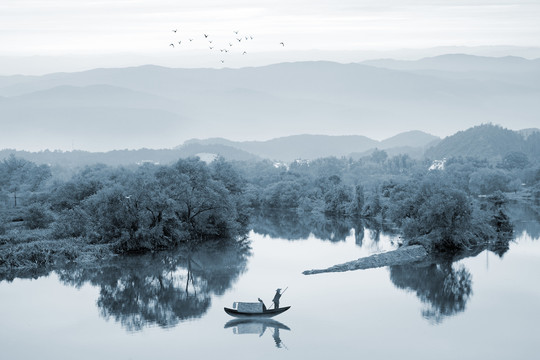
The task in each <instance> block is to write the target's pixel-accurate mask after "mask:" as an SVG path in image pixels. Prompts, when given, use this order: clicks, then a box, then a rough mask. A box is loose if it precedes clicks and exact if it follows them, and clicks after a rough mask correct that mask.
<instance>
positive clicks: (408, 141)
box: [180, 131, 440, 162]
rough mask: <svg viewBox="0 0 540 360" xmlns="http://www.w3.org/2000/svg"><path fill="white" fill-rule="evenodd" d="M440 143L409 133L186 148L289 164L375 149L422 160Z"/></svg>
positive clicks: (297, 137) (308, 137) (195, 141)
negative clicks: (223, 149) (230, 150)
mask: <svg viewBox="0 0 540 360" xmlns="http://www.w3.org/2000/svg"><path fill="white" fill-rule="evenodd" d="M439 140H440V139H439V138H438V137H436V136H433V135H430V134H427V133H424V132H422V131H409V132H405V133H401V134H398V135H395V136H393V137H391V138H389V139H386V140H383V141H377V140H373V139H370V138H368V137H365V136H359V135H347V136H328V135H294V136H286V137H281V138H276V139H272V140H268V141H241V142H240V141H239V142H236V141H231V140H227V139H223V138H214V139H205V140H198V139H191V140H188V141H186V142H185V143H184V145H183V146H187V145H193V144H200V145H214V144H216V145H217V144H219V145H224V146H229V147H234V148H238V149H241V150H244V151H246V152H249V153H252V154H255V155H257V156H259V157H262V158H267V159H272V160H280V161H287V162H290V161H293V160H295V159H306V160H312V159H316V158H321V157H329V156H336V157H341V156H349V155H350V154H352V153H363V152H369V150H373V149H375V148H379V149H389V150H390V151H389V152H390V153H395V154H397V153H408V154H411V155H413V156H414V157H420V156H421V155H423V151H424V149H425V147H426V146H428V145H432V144H433V143H434V142H436V141H439ZM180 148H182V147H180ZM394 149H395V150H394Z"/></svg>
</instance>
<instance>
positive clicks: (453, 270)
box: [390, 263, 472, 324]
mask: <svg viewBox="0 0 540 360" xmlns="http://www.w3.org/2000/svg"><path fill="white" fill-rule="evenodd" d="M390 280H392V283H393V284H394V285H395V286H396V287H398V288H400V289H406V290H410V291H413V292H415V293H416V296H417V297H418V298H419V299H420V301H422V303H424V304H425V308H424V309H423V310H422V316H423V317H424V318H426V319H428V320H429V321H430V322H432V323H435V324H438V323H441V322H442V321H443V319H444V318H445V317H448V316H452V315H455V314H457V313H460V312H462V311H464V310H465V306H466V304H467V301H468V300H469V298H470V296H471V295H472V276H471V273H470V272H469V271H468V270H467V269H466V268H465V267H464V266H463V265H460V266H454V265H452V263H441V264H429V265H400V266H391V267H390Z"/></svg>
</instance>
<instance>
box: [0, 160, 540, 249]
mask: <svg viewBox="0 0 540 360" xmlns="http://www.w3.org/2000/svg"><path fill="white" fill-rule="evenodd" d="M526 160H527V159H524V158H523V156H520V155H519V154H508V156H506V157H505V158H503V159H502V160H501V161H500V162H498V163H493V162H489V161H487V160H481V159H477V158H462V157H459V158H451V159H448V160H446V161H445V163H444V167H443V168H440V169H432V170H429V169H430V165H431V161H429V160H415V159H412V158H410V157H409V156H407V155H398V156H393V157H389V156H388V155H387V154H386V152H384V151H382V150H377V151H375V152H374V153H372V154H371V155H368V156H365V157H363V158H359V159H356V160H354V159H351V158H324V159H317V160H314V161H309V162H308V161H296V162H293V163H292V164H290V165H282V164H281V165H280V164H275V163H273V162H271V161H243V162H239V161H236V162H227V161H225V160H224V159H222V158H218V159H217V160H215V161H213V162H211V163H209V164H207V163H205V162H203V161H201V160H200V159H198V158H188V159H180V160H178V161H177V162H175V163H173V164H171V165H155V164H144V165H141V166H135V167H132V168H128V167H111V166H106V165H99V164H97V165H93V166H86V167H84V168H82V169H80V170H78V171H76V172H75V173H74V174H73V175H71V176H68V177H66V173H65V172H62V171H58V169H56V168H51V167H49V166H47V165H36V164H34V163H32V162H30V161H27V160H23V159H19V158H16V157H15V156H9V157H7V158H6V159H4V160H3V161H1V162H0V218H1V220H2V222H1V223H0V246H1V245H2V243H3V244H6V243H12V244H14V243H17V242H30V240H31V239H30V238H27V240H24V241H21V240H20V238H21V237H24V235H21V234H22V233H21V232H20V229H29V230H34V229H37V230H39V229H42V230H43V231H44V232H43V233H41V235H37V237H38V238H39V237H40V236H41V237H46V238H47V239H48V240H51V239H84V243H86V244H101V245H104V244H106V245H109V246H110V247H111V249H113V250H114V251H115V252H118V253H122V252H132V251H148V250H156V249H167V248H173V247H175V246H177V245H178V244H182V243H190V244H194V245H197V244H200V243H203V242H207V241H210V240H219V241H236V240H238V239H240V238H243V237H245V235H246V234H247V232H248V230H249V229H250V226H251V225H250V219H251V218H252V217H253V214H255V213H257V214H261V211H263V212H264V211H266V212H269V211H275V212H280V211H282V212H288V213H294V214H295V216H298V217H301V218H309V219H311V220H310V221H306V222H305V223H306V224H308V223H311V224H314V223H324V221H325V219H328V218H339V219H351V220H352V221H351V223H355V222H356V220H357V219H365V220H366V221H368V222H371V223H374V222H375V223H380V224H385V226H386V227H387V228H388V227H394V228H395V229H397V230H396V231H398V232H400V233H401V234H402V235H403V237H404V238H405V239H406V241H407V242H419V243H422V244H423V245H425V246H427V247H432V248H434V249H439V250H448V249H464V248H470V247H472V246H475V245H476V244H478V243H480V242H482V241H501V243H503V242H504V241H503V240H504V239H506V238H507V237H508V233H510V232H511V225H510V224H509V219H508V216H507V215H506V214H505V210H504V203H505V201H506V200H505V195H504V193H509V192H514V193H518V192H523V191H524V190H526V191H528V193H529V194H532V195H531V196H533V197H536V198H540V166H539V165H538V164H534V163H533V164H530V163H527V162H526ZM524 164H526V166H525V165H524ZM356 223H357V222H356ZM13 229H15V230H17V231H19V232H14V230H13ZM504 234H506V235H504ZM17 237H18V239H17Z"/></svg>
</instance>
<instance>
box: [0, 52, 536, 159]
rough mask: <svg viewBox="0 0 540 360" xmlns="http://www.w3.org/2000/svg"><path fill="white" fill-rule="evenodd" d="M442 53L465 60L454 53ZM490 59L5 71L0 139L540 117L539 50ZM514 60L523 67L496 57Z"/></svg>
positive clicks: (145, 137) (159, 137) (143, 137)
mask: <svg viewBox="0 0 540 360" xmlns="http://www.w3.org/2000/svg"><path fill="white" fill-rule="evenodd" d="M444 59H445V62H446V63H449V64H452V63H455V66H456V67H461V66H465V65H463V63H464V61H462V60H460V58H459V57H458V58H455V57H448V58H444ZM488 59H490V60H486V59H483V60H482V61H484V60H485V61H490V62H494V63H496V64H497V65H496V66H495V65H493V67H497V68H500V69H502V70H500V71H498V72H497V73H491V72H485V71H477V70H475V69H477V68H478V66H477V67H476V68H474V69H473V68H472V67H469V68H471V71H468V72H466V73H458V72H452V71H447V70H448V69H449V66H450V65H448V66H446V67H442V66H440V67H439V68H437V69H435V70H433V69H432V70H421V71H411V70H408V69H401V70H397V69H388V68H381V67H375V66H372V65H366V64H354V63H353V64H338V63H332V62H323V61H320V62H298V63H281V64H275V65H269V66H261V67H252V68H241V69H227V68H225V69H219V70H218V69H171V68H164V67H158V66H150V65H147V66H140V67H133V68H119V69H94V70H90V71H83V72H77V73H56V74H49V75H44V76H15V77H14V76H9V77H0V99H1V100H0V113H1V114H2V119H3V121H4V122H5V123H6V124H7V125H6V129H3V131H2V132H0V144H2V146H3V147H6V148H18V149H35V150H39V149H46V148H49V149H55V148H61V149H71V148H78V149H85V150H91V151H106V150H110V149H119V148H120V149H122V148H130V149H134V148H142V147H146V148H172V147H174V146H176V145H177V144H178V143H180V142H182V141H186V140H187V139H190V138H213V137H222V138H228V139H233V140H235V141H243V140H245V139H269V138H281V137H285V136H288V135H290V134H328V135H342V134H364V135H366V136H369V137H377V138H380V137H381V136H382V134H389V132H391V133H400V132H406V131H411V130H412V129H423V130H425V131H427V132H431V133H435V134H437V133H443V134H451V133H454V132H456V131H458V130H460V129H464V128H468V127H470V126H474V125H476V124H478V119H490V121H493V122H495V123H499V124H503V125H505V126H512V127H516V128H530V127H534V126H536V123H537V121H538V117H539V116H540V102H538V96H539V94H540V70H538V69H537V67H536V64H537V61H533V60H526V59H521V60H516V59H504V58H493V59H491V58H488ZM477 60H478V59H477ZM433 61H434V60H433ZM437 61H439V62H441V61H442V60H441V59H437ZM513 61H517V62H519V64H521V65H520V66H522V68H523V69H525V70H524V71H522V72H519V73H518V72H517V71H514V70H513V69H514V68H512V67H511V66H503V65H500V64H502V63H507V62H513ZM418 64H419V65H418V66H419V67H421V68H425V67H426V66H427V65H426V64H425V63H423V62H421V61H419V62H418ZM499 65H500V66H499ZM441 69H446V70H444V71H443V70H441ZM351 141H353V140H351ZM246 146H249V145H248V144H246ZM254 146H255V145H254ZM257 147H259V145H257ZM315 150H316V149H314V150H313V151H315ZM358 151H361V149H360V150H358ZM261 154H262V155H265V156H270V155H269V154H266V153H261Z"/></svg>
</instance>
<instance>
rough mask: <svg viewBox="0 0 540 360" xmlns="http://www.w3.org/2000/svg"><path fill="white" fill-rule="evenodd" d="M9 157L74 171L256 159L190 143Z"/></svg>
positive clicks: (5, 153) (23, 153)
mask: <svg viewBox="0 0 540 360" xmlns="http://www.w3.org/2000/svg"><path fill="white" fill-rule="evenodd" d="M10 154H14V155H15V156H17V157H21V158H23V159H26V160H29V161H32V162H35V163H37V164H49V165H52V166H61V167H67V168H76V167H81V166H85V165H93V164H98V163H99V164H106V165H111V166H130V165H141V164H144V163H153V164H162V165H167V164H171V163H174V162H175V161H178V159H180V158H188V157H194V156H198V157H200V158H201V159H204V158H205V156H204V155H206V154H211V155H217V156H221V157H223V158H225V159H226V160H233V161H256V160H260V158H258V157H257V156H255V155H253V154H249V153H247V152H245V151H242V150H239V149H236V148H233V147H229V146H224V145H200V144H190V145H186V146H183V147H182V148H179V149H161V150H155V149H138V150H113V151H107V152H88V151H80V150H75V151H48V150H46V151H39V152H29V151H17V150H13V149H4V150H0V160H2V159H5V158H7V157H8V156H9V155H10Z"/></svg>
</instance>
